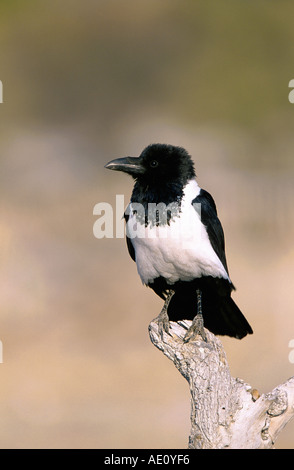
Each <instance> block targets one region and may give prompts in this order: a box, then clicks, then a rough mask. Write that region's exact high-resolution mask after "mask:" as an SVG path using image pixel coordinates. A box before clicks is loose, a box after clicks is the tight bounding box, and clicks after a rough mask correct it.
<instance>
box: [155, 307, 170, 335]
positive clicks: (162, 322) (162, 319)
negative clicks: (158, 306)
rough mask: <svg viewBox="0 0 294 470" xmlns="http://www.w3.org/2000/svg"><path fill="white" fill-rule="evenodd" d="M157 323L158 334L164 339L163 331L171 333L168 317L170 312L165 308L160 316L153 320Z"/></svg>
mask: <svg viewBox="0 0 294 470" xmlns="http://www.w3.org/2000/svg"><path fill="white" fill-rule="evenodd" d="M153 321H154V322H155V323H157V325H158V334H159V336H160V338H161V340H163V333H164V332H165V333H167V334H168V335H169V334H170V333H169V318H168V314H167V311H166V309H165V308H163V309H162V310H161V312H160V314H159V315H158V317H156V318H155V319H154V320H153Z"/></svg>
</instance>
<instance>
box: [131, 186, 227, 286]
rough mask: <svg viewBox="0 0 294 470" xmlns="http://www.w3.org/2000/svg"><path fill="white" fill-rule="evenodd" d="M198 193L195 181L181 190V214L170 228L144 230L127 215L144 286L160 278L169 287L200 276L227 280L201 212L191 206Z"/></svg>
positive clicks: (158, 227) (134, 217) (148, 227)
mask: <svg viewBox="0 0 294 470" xmlns="http://www.w3.org/2000/svg"><path fill="white" fill-rule="evenodd" d="M199 192H200V188H199V186H198V184H197V182H196V180H194V179H193V180H190V181H189V182H188V184H187V185H186V186H185V188H184V197H183V199H182V205H181V212H180V213H179V216H177V217H175V218H174V219H173V220H171V222H170V225H163V226H157V227H156V226H155V227H154V226H153V227H150V226H147V227H145V226H144V225H141V224H139V223H137V222H136V215H135V214H132V211H130V217H129V220H128V223H127V230H128V233H129V235H130V236H131V238H132V244H133V246H134V249H135V254H136V264H137V269H138V273H139V275H140V277H141V280H142V282H143V283H144V284H148V283H150V282H152V281H153V280H154V279H155V278H157V277H159V276H162V277H164V278H165V279H166V281H167V282H168V283H169V284H173V283H174V282H176V281H179V280H182V281H191V280H192V279H195V278H199V277H201V276H213V277H222V278H225V279H229V276H228V274H227V272H226V270H225V268H224V266H223V265H222V263H221V261H220V259H219V258H218V256H217V254H216V253H215V251H214V249H213V248H212V246H211V244H210V242H209V238H208V234H207V231H206V229H205V226H204V225H203V224H202V223H201V208H200V207H196V208H195V207H193V206H192V204H191V202H192V200H193V199H194V198H196V197H197V196H198V194H199ZM199 206H200V205H199ZM195 209H196V210H195Z"/></svg>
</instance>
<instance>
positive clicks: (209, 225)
mask: <svg viewBox="0 0 294 470" xmlns="http://www.w3.org/2000/svg"><path fill="white" fill-rule="evenodd" d="M195 203H196V204H201V221H202V223H203V224H204V225H205V227H206V230H207V234H208V237H209V241H210V243H211V245H212V247H213V249H214V251H215V252H216V254H217V256H218V257H219V259H220V260H221V262H222V264H223V266H224V268H225V270H226V271H227V273H228V274H229V271H228V266H227V260H226V254H225V237H224V231H223V228H222V225H221V223H220V221H219V219H218V216H217V210H216V205H215V202H214V200H213V197H212V196H211V195H210V194H209V193H208V192H207V191H205V190H204V189H201V190H200V193H199V195H198V196H197V197H196V198H195V199H193V201H192V205H193V204H195ZM195 210H197V208H196V207H195Z"/></svg>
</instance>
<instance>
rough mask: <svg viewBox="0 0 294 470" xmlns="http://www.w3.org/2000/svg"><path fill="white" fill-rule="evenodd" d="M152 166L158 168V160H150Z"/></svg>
mask: <svg viewBox="0 0 294 470" xmlns="http://www.w3.org/2000/svg"><path fill="white" fill-rule="evenodd" d="M150 166H151V168H156V167H157V166H158V161H157V160H152V161H151V162H150Z"/></svg>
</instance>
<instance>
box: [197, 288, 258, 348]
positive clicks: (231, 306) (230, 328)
mask: <svg viewBox="0 0 294 470" xmlns="http://www.w3.org/2000/svg"><path fill="white" fill-rule="evenodd" d="M206 313H207V314H206ZM203 317H204V326H205V328H207V329H208V330H209V331H211V332H212V333H214V334H215V335H226V336H232V337H233V338H238V339H241V338H244V336H246V335H247V334H252V333H253V331H252V328H251V326H250V325H249V323H248V321H247V320H246V318H245V317H244V315H243V313H242V312H241V310H240V309H239V307H238V306H237V305H236V304H235V302H234V301H233V299H232V298H231V297H225V298H223V299H222V301H221V302H220V303H219V305H218V306H217V308H214V309H209V311H207V312H205V310H203Z"/></svg>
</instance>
